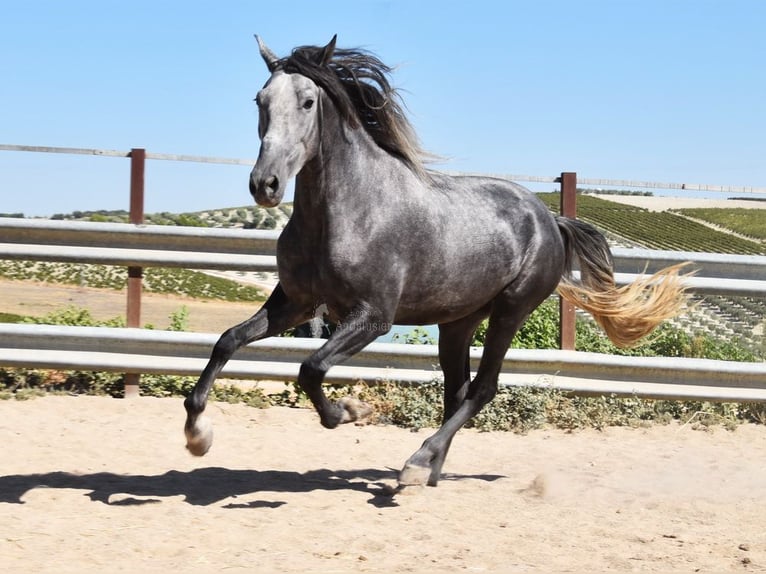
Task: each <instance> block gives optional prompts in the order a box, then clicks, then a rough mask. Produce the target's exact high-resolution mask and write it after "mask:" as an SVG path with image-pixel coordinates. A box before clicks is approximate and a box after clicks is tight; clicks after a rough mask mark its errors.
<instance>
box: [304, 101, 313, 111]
mask: <svg viewBox="0 0 766 574" xmlns="http://www.w3.org/2000/svg"><path fill="white" fill-rule="evenodd" d="M313 105H314V100H312V99H311V98H309V99H308V100H306V101H305V102H303V109H304V110H310V109H311V107H312V106H313Z"/></svg>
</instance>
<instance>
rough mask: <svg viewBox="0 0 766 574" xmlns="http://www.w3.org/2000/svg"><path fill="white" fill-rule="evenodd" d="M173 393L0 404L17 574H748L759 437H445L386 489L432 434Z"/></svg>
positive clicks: (762, 547)
mask: <svg viewBox="0 0 766 574" xmlns="http://www.w3.org/2000/svg"><path fill="white" fill-rule="evenodd" d="M208 414H209V415H210V416H211V418H212V419H213V422H214V425H215V432H216V440H215V444H214V445H213V448H212V450H211V451H210V453H208V455H207V456H206V457H204V458H194V457H192V456H191V455H190V454H188V453H187V452H186V451H185V450H184V448H183V442H184V441H183V436H182V425H183V408H182V405H181V401H180V400H179V399H151V398H141V399H136V400H118V399H108V398H94V397H47V398H41V399H35V400H31V401H28V402H18V401H0V437H2V443H1V444H2V456H0V556H1V557H2V559H1V561H2V571H3V572H8V573H17V572H57V573H62V572H77V573H91V572H92V573H96V572H98V573H102V572H122V571H127V572H174V573H185V572H195V573H200V572H222V571H226V572H237V571H255V572H394V573H403V572H594V571H595V572H602V571H612V572H633V571H647V572H747V571H753V572H763V571H766V528H765V527H764V525H765V524H766V518H765V517H766V427H763V426H749V425H746V426H742V427H740V428H738V429H737V430H736V431H733V432H732V431H726V430H724V429H716V430H714V431H712V432H703V431H698V430H693V429H692V428H691V427H690V426H685V427H679V426H677V425H674V426H664V427H663V426H658V427H652V428H649V429H618V428H614V429H608V430H606V431H604V432H597V431H582V432H575V433H572V434H567V433H563V432H560V431H552V430H543V431H535V432H533V433H531V434H529V435H527V436H520V435H514V434H509V433H477V432H474V431H467V430H464V431H461V433H460V434H459V435H458V437H457V439H456V440H455V443H454V445H453V448H452V452H451V454H450V457H449V458H448V460H447V463H446V466H445V473H446V475H445V476H444V477H443V479H442V481H441V483H440V484H439V486H438V487H436V488H429V487H426V488H417V489H414V490H405V491H404V493H401V494H398V495H396V496H394V497H390V496H388V495H386V494H385V489H384V486H385V485H391V484H393V483H394V479H395V470H394V469H397V468H399V467H400V466H401V464H402V463H403V461H404V460H405V459H406V458H407V456H409V454H411V453H412V452H413V451H414V450H415V449H416V448H417V447H418V446H419V445H420V443H421V442H422V440H423V439H424V438H425V437H426V436H427V435H428V434H429V433H430V431H420V432H418V433H413V432H409V431H407V430H404V429H399V428H394V427H385V426H352V425H348V426H343V427H341V428H338V429H335V430H332V431H330V430H326V429H323V428H322V427H321V426H320V425H319V423H318V417H317V416H316V415H315V414H314V413H313V411H309V410H297V409H288V408H271V409H267V410H256V409H251V408H248V407H245V406H242V405H227V404H219V403H215V404H211V405H210V406H209V407H208Z"/></svg>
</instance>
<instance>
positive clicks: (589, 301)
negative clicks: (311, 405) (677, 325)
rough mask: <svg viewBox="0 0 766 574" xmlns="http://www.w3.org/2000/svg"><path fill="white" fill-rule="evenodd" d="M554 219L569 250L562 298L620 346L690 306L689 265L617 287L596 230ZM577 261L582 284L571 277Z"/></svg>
mask: <svg viewBox="0 0 766 574" xmlns="http://www.w3.org/2000/svg"><path fill="white" fill-rule="evenodd" d="M556 221H557V223H558V225H559V229H560V230H561V235H562V237H563V239H564V245H565V249H566V270H565V272H564V276H563V277H562V279H561V283H559V286H558V292H559V294H560V295H561V296H562V297H563V298H564V299H566V300H567V301H569V302H570V303H572V304H573V305H575V306H576V307H579V308H580V309H583V310H585V311H587V312H588V313H590V314H591V315H592V316H593V318H594V319H595V321H596V323H598V324H599V325H600V326H601V328H602V329H603V330H604V332H605V333H606V335H607V336H608V337H609V339H610V340H611V341H612V342H613V343H614V344H615V345H617V346H618V347H630V346H632V345H635V344H636V343H637V342H638V341H639V340H640V339H642V338H643V337H645V336H647V335H648V334H649V333H651V332H652V331H653V330H654V328H655V327H657V325H659V324H660V323H662V322H663V321H665V320H666V319H670V318H671V317H675V316H677V315H679V314H680V313H681V311H682V310H683V309H684V307H685V306H686V304H687V294H686V288H685V286H684V277H687V276H688V275H681V270H682V269H683V268H684V267H685V266H686V265H688V263H680V264H678V265H673V266H671V267H666V268H665V269H662V270H660V271H658V272H657V273H655V274H653V275H650V276H648V277H640V278H639V279H637V280H636V281H634V282H633V283H631V284H629V285H625V286H623V287H617V286H616V285H615V282H614V264H613V260H612V254H611V251H610V250H609V246H608V244H607V242H606V239H605V238H604V236H603V235H601V234H600V233H599V232H598V231H596V229H595V228H593V227H592V226H590V225H588V224H587V223H583V222H581V221H577V220H574V219H568V218H564V217H557V218H556ZM575 257H576V260H577V262H578V263H579V267H580V277H581V281H580V282H579V283H576V282H575V281H574V280H573V279H572V277H571V270H572V265H573V263H574V261H575Z"/></svg>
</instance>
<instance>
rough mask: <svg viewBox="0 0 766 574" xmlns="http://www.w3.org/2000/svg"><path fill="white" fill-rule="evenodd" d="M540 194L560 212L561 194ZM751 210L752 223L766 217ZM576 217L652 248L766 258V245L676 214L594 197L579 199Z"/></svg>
mask: <svg viewBox="0 0 766 574" xmlns="http://www.w3.org/2000/svg"><path fill="white" fill-rule="evenodd" d="M538 195H539V197H540V198H541V199H542V200H543V201H544V202H545V203H546V205H548V207H549V208H550V209H551V210H552V211H556V212H558V208H559V201H560V199H559V198H560V195H559V194H558V193H541V194H538ZM713 211H717V210H713ZM737 211H738V210H737ZM745 211H748V210H745ZM749 211H752V212H756V213H755V215H754V216H752V219H753V220H757V219H758V216H760V217H761V218H764V217H766V211H764V210H760V209H758V210H749ZM577 217H578V218H580V219H582V220H583V221H587V222H588V223H591V224H593V225H595V226H596V227H598V228H599V229H602V230H604V231H607V232H609V233H611V234H614V235H616V236H619V237H623V238H625V239H628V240H630V241H631V242H634V243H636V244H638V245H640V246H643V247H646V248H649V249H667V250H671V251H702V252H709V253H739V254H742V255H766V245H764V244H763V243H761V242H760V241H757V240H749V239H745V238H742V237H738V236H736V235H732V234H731V233H727V232H726V231H719V230H716V229H712V228H711V227H709V226H707V225H704V224H702V223H699V222H697V221H692V220H690V219H688V218H687V217H683V216H682V215H678V214H676V213H670V212H668V211H660V212H658V211H649V210H648V209H644V208H642V207H634V206H632V205H625V204H621V203H616V202H613V201H607V200H605V199H601V198H598V197H594V196H592V195H578V196H577ZM724 227H726V226H724ZM732 230H734V231H736V230H735V229H733V228H732Z"/></svg>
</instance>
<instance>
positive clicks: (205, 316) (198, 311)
mask: <svg viewBox="0 0 766 574" xmlns="http://www.w3.org/2000/svg"><path fill="white" fill-rule="evenodd" d="M70 305H71V306H75V307H78V308H85V309H88V311H90V313H91V315H92V316H93V317H94V318H95V319H99V320H107V319H114V318H115V317H125V311H126V305H127V295H126V293H125V291H115V290H113V289H94V288H91V287H77V286H73V285H60V284H50V283H38V282H35V281H9V280H0V311H2V312H5V313H13V314H16V315H27V316H33V317H41V316H44V315H47V314H48V313H51V312H54V311H61V310H63V309H65V308H66V307H67V306H70ZM182 306H185V307H186V308H187V310H188V311H189V325H188V329H187V330H188V331H194V332H199V333H222V332H223V331H224V330H225V329H227V328H229V327H231V326H233V325H236V324H237V323H239V322H241V321H244V320H245V319H247V318H248V317H250V316H251V315H252V314H253V313H255V311H257V310H258V309H259V308H260V306H261V303H258V302H254V303H229V302H225V301H205V300H201V299H191V298H188V297H176V296H172V295H158V294H153V293H144V294H143V295H142V296H141V324H142V325H146V324H151V325H154V327H155V328H156V329H166V328H167V327H168V326H169V325H170V319H169V317H170V315H171V313H175V312H178V311H179V310H180V309H181V307H182Z"/></svg>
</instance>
